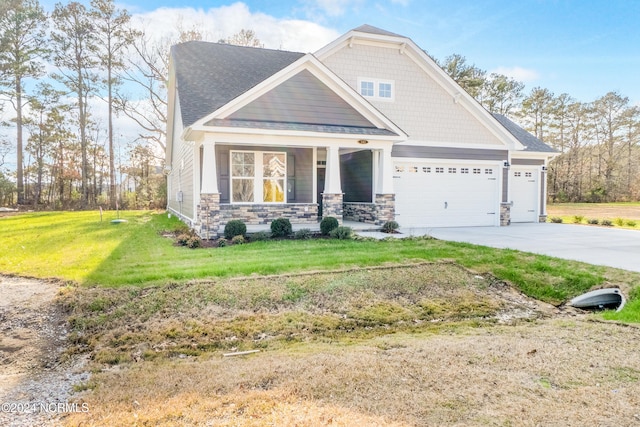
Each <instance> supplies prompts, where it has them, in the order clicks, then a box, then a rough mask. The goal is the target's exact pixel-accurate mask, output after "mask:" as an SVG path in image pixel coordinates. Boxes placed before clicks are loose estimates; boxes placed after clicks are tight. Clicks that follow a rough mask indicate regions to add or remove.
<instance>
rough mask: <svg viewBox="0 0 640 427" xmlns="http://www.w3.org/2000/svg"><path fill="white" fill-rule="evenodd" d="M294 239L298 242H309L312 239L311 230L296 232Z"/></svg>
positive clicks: (303, 229) (305, 229) (304, 229)
mask: <svg viewBox="0 0 640 427" xmlns="http://www.w3.org/2000/svg"><path fill="white" fill-rule="evenodd" d="M293 238H294V239H296V240H307V239H310V238H311V230H309V229H308V228H301V229H300V230H298V231H296V232H295V234H294V235H293Z"/></svg>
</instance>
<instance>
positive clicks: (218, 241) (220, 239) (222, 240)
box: [216, 237, 229, 248]
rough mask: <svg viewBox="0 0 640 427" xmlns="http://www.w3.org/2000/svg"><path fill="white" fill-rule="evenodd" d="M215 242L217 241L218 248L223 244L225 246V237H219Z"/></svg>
mask: <svg viewBox="0 0 640 427" xmlns="http://www.w3.org/2000/svg"><path fill="white" fill-rule="evenodd" d="M216 243H218V247H219V248H224V247H225V246H227V243H229V242H227V239H225V238H224V237H221V238H219V239H218V240H216Z"/></svg>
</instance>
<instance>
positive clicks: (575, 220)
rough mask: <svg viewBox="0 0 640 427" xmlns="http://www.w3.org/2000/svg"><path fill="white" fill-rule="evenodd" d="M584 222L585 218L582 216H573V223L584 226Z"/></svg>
mask: <svg viewBox="0 0 640 427" xmlns="http://www.w3.org/2000/svg"><path fill="white" fill-rule="evenodd" d="M582 221H584V217H583V216H582V215H574V216H573V223H574V224H582Z"/></svg>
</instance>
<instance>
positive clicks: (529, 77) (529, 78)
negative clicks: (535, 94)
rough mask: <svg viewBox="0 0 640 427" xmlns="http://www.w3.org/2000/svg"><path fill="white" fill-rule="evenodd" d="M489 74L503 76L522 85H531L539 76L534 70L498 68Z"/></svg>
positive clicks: (516, 67)
mask: <svg viewBox="0 0 640 427" xmlns="http://www.w3.org/2000/svg"><path fill="white" fill-rule="evenodd" d="M490 73H497V74H503V75H505V76H507V77H511V78H513V79H515V80H518V81H520V82H523V83H531V82H534V81H536V80H538V79H539V78H540V74H539V73H538V72H537V71H536V70H528V69H526V68H523V67H518V66H515V67H498V68H496V69H495V70H491V72H490Z"/></svg>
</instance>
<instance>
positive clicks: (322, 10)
mask: <svg viewBox="0 0 640 427" xmlns="http://www.w3.org/2000/svg"><path fill="white" fill-rule="evenodd" d="M401 1H402V0H401ZM302 3H303V5H304V6H303V7H302V10H303V12H304V13H305V14H306V16H307V19H310V20H312V21H314V22H323V21H324V20H325V18H326V17H330V18H335V17H339V16H343V15H345V14H346V13H347V12H349V11H351V12H354V13H357V12H358V11H359V10H360V9H361V7H362V6H363V5H365V3H366V1H365V0H303V1H302Z"/></svg>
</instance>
